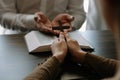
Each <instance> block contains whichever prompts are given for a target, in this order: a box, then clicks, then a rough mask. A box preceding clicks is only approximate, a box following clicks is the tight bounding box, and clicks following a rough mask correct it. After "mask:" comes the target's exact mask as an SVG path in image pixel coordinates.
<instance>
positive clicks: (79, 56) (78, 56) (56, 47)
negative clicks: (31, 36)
mask: <svg viewBox="0 0 120 80" xmlns="http://www.w3.org/2000/svg"><path fill="white" fill-rule="evenodd" d="M58 20H60V21H61V23H62V25H63V26H70V28H69V29H66V30H65V31H63V32H61V31H60V30H52V26H59V24H58ZM35 21H36V23H37V28H38V29H39V31H42V32H47V33H53V34H55V35H56V34H58V35H59V37H56V39H55V40H54V42H53V44H52V45H51V50H52V54H53V56H54V57H56V58H57V59H58V61H59V62H60V63H62V62H63V61H64V59H65V57H66V55H67V54H68V52H69V53H70V54H71V57H72V59H73V61H76V62H78V63H82V62H83V60H84V55H85V54H86V52H84V51H82V50H81V48H80V46H79V44H78V42H77V41H76V40H74V39H71V38H70V37H69V35H68V33H67V32H69V31H71V30H72V26H71V24H70V23H71V22H72V21H73V17H72V16H70V15H69V14H60V15H58V16H57V17H55V18H54V19H53V20H52V22H51V21H50V20H49V19H48V18H47V17H46V16H45V15H44V14H43V13H42V12H38V13H36V14H35Z"/></svg>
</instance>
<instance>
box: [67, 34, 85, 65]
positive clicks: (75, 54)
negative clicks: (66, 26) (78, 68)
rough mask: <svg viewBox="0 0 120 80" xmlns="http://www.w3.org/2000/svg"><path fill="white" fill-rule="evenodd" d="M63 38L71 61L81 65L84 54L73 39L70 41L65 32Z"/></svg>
mask: <svg viewBox="0 0 120 80" xmlns="http://www.w3.org/2000/svg"><path fill="white" fill-rule="evenodd" d="M65 38H66V42H67V46H68V51H69V53H71V56H72V59H73V61H75V62H79V63H82V62H83V61H84V56H85V54H86V52H84V51H82V50H81V48H80V46H79V44H78V42H77V41H76V40H74V39H71V38H70V37H69V35H68V33H66V32H65Z"/></svg>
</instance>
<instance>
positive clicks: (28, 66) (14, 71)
mask: <svg viewBox="0 0 120 80" xmlns="http://www.w3.org/2000/svg"><path fill="white" fill-rule="evenodd" d="M80 33H81V34H82V35H83V36H84V37H85V39H87V40H88V42H89V43H90V44H91V45H92V46H93V47H94V48H95V51H94V52H93V54H96V55H100V56H103V57H107V58H114V59H116V57H117V56H116V55H117V54H116V50H115V42H114V37H113V35H112V34H111V33H110V32H109V31H86V32H80ZM48 56H49V55H48V54H46V55H42V54H39V55H38V54H37V55H33V54H29V53H28V50H27V47H26V44H25V41H24V34H14V35H0V80H22V79H23V78H24V77H25V76H26V75H28V74H29V73H30V72H31V71H32V70H33V69H34V68H35V66H37V64H38V63H41V62H44V60H45V58H46V57H48Z"/></svg>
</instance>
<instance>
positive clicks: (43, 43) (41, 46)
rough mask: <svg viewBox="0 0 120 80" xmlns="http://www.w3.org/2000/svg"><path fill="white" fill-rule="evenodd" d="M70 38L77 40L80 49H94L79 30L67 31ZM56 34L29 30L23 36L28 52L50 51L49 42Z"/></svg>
mask: <svg viewBox="0 0 120 80" xmlns="http://www.w3.org/2000/svg"><path fill="white" fill-rule="evenodd" d="M69 35H70V37H71V38H72V39H75V40H77V41H78V43H79V45H80V47H81V49H82V50H85V51H90V52H92V51H94V48H93V47H92V46H91V45H90V44H89V42H88V41H87V40H86V39H85V38H84V37H83V36H82V35H81V34H80V32H79V31H73V32H69ZM55 37H56V36H53V35H48V34H44V33H42V32H39V31H31V32H29V33H27V34H26V35H25V36H24V39H25V42H26V45H27V48H28V51H29V53H34V52H49V51H51V48H50V46H51V44H52V42H53V41H54V39H55Z"/></svg>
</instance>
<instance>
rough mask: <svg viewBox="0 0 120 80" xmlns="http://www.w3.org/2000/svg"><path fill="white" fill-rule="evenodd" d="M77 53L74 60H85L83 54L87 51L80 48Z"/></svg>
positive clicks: (79, 61) (80, 61)
mask: <svg viewBox="0 0 120 80" xmlns="http://www.w3.org/2000/svg"><path fill="white" fill-rule="evenodd" d="M77 54H78V55H77V56H76V62H78V63H83V62H84V60H85V55H86V54H87V52H85V51H82V50H80V51H78V53H77Z"/></svg>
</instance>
